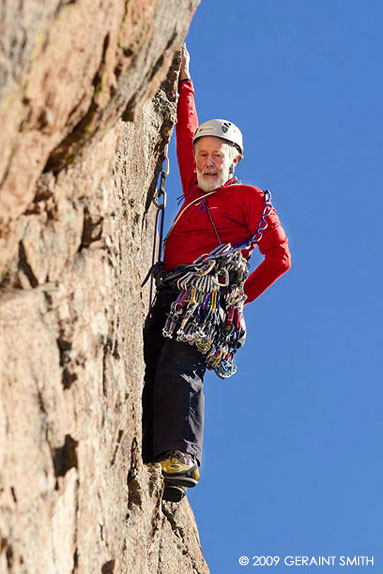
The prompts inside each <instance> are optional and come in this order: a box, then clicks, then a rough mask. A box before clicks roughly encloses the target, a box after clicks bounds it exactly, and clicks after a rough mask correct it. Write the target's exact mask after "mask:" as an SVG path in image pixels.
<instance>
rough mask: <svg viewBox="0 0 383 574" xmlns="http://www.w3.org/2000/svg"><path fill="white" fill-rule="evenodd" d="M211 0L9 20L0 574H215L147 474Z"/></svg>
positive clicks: (118, 3)
mask: <svg viewBox="0 0 383 574" xmlns="http://www.w3.org/2000/svg"><path fill="white" fill-rule="evenodd" d="M198 2H199V0H47V1H45V2H36V1H34V0H20V1H18V2H14V1H13V0H5V2H3V3H2V4H1V7H0V38H1V39H0V134H1V136H0V137H1V142H2V146H1V150H2V153H1V156H0V273H1V275H0V277H1V286H0V357H1V364H0V385H1V391H0V392H1V396H0V573H1V574H3V573H4V574H5V573H7V574H11V573H12V574H42V573H44V574H72V573H73V574H80V573H81V574H95V573H100V574H112V573H113V574H117V573H129V574H139V573H143V574H149V573H150V574H152V573H154V572H156V573H158V574H162V573H163V574H165V573H166V574H172V573H177V574H178V573H181V572H182V573H189V572H190V573H191V572H193V573H195V574H199V573H201V574H202V573H207V572H208V571H209V570H208V567H207V565H206V562H205V561H204V558H203V556H202V552H201V548H200V544H199V537H198V531H197V527H196V524H195V521H194V516H193V513H192V510H191V508H190V506H189V503H188V501H187V499H184V500H183V501H182V502H181V503H180V504H178V505H177V504H173V503H170V502H165V501H164V500H163V498H162V493H163V480H162V477H161V474H160V469H159V467H158V465H156V466H154V467H152V468H151V467H147V466H145V465H143V463H142V458H141V392H142V386H143V371H144V365H143V359H142V324H143V320H144V318H145V314H146V312H147V307H148V293H147V288H146V289H145V290H142V289H141V288H140V284H141V282H142V280H143V277H144V275H145V274H146V272H147V270H148V267H149V266H150V259H151V242H152V238H153V233H154V215H155V208H154V206H153V204H152V203H151V199H152V196H153V193H154V191H155V188H156V181H157V177H158V173H159V170H160V168H161V165H162V160H163V153H164V148H165V145H166V143H167V142H168V140H169V138H170V135H171V132H172V128H173V125H174V123H175V114H176V99H177V91H176V84H177V70H178V60H177V58H178V52H179V48H180V46H181V45H182V42H183V40H184V38H185V36H186V33H187V30H188V27H189V24H190V21H191V18H192V16H193V13H194V11H195V9H196V8H197V5H198Z"/></svg>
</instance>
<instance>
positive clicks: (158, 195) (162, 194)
mask: <svg viewBox="0 0 383 574" xmlns="http://www.w3.org/2000/svg"><path fill="white" fill-rule="evenodd" d="M168 147H169V144H168V145H167V146H166V148H165V154H164V155H165V157H164V162H165V169H162V170H161V175H160V183H159V186H158V188H157V189H156V192H155V194H154V196H153V198H152V202H153V203H154V205H155V206H156V208H157V213H156V220H155V224H154V240H153V251H152V266H151V268H150V270H149V273H148V275H147V276H146V278H145V280H144V282H143V284H142V286H143V285H145V283H146V281H147V280H148V278H149V275H150V288H149V307H151V305H152V301H153V284H154V277H153V273H152V270H153V269H155V267H156V265H158V264H159V263H160V261H161V254H162V238H163V235H164V219H165V207H166V191H165V181H166V177H167V176H168V175H169V171H170V169H169V155H168ZM161 200H162V202H161ZM160 202H161V203H160ZM159 221H160V230H159V233H158V235H159V237H158V240H159V241H158V254H157V232H158V222H159Z"/></svg>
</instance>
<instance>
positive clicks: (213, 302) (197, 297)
mask: <svg viewBox="0 0 383 574" xmlns="http://www.w3.org/2000/svg"><path fill="white" fill-rule="evenodd" d="M211 193H213V192H211ZM211 193H210V194H205V196H204V198H206V197H207V196H208V195H211ZM264 198H265V205H264V210H263V213H262V217H261V219H260V221H259V224H258V227H257V230H256V232H255V233H254V235H253V236H252V237H250V238H249V239H248V240H246V241H244V242H241V243H238V244H236V245H233V246H232V245H231V243H226V244H222V243H221V244H220V245H218V247H216V248H215V249H213V250H212V251H211V252H210V253H208V254H203V255H201V256H200V257H198V258H197V259H196V260H195V261H194V262H193V263H191V264H188V265H180V266H177V267H176V269H175V270H174V271H172V272H170V273H166V272H164V271H162V272H157V275H156V284H157V287H158V288H160V287H161V286H165V285H170V286H171V287H173V288H176V289H177V290H178V291H179V293H178V296H177V298H176V300H175V301H174V302H173V303H172V304H171V307H170V312H169V314H168V317H167V320H166V323H165V326H164V328H163V330H162V334H163V336H164V337H169V338H171V339H175V340H176V341H181V342H187V343H189V344H190V345H195V346H196V347H197V349H198V350H199V351H200V352H201V353H202V354H203V355H205V361H206V366H207V368H208V369H213V370H214V371H215V373H216V374H217V375H218V376H219V377H220V378H224V379H225V378H228V377H230V376H232V375H233V374H234V373H235V372H236V371H237V366H236V364H235V361H234V356H235V353H236V352H237V351H238V349H239V348H241V347H242V346H243V344H244V342H245V339H246V326H245V322H244V318H243V304H244V301H245V300H246V295H245V293H244V284H245V281H246V278H247V275H248V271H249V264H248V261H247V259H246V258H245V257H244V256H243V254H242V252H243V251H246V250H249V249H251V248H252V247H253V246H254V245H255V244H256V243H258V242H259V241H260V240H261V238H262V234H263V232H264V230H265V229H266V228H267V227H268V223H267V221H266V218H267V216H268V215H270V213H271V212H272V209H273V207H272V204H271V193H270V191H269V190H265V191H264ZM198 199H201V198H198ZM192 203H194V202H192ZM189 205H191V203H190V204H188V206H189ZM188 206H186V208H187V207H188ZM186 208H185V209H186ZM185 209H184V210H183V211H182V212H181V214H182V213H184V212H185ZM181 214H180V215H181ZM178 220H179V217H178V218H177V220H176V222H177V221H178ZM210 221H211V223H212V225H213V228H214V230H215V232H216V234H217V238H218V240H219V241H220V238H219V234H218V232H217V229H216V227H215V225H214V222H213V220H212V218H211V216H210ZM176 222H175V223H176ZM173 227H174V226H173ZM173 227H172V228H173ZM168 236H169V233H168V235H167V237H168Z"/></svg>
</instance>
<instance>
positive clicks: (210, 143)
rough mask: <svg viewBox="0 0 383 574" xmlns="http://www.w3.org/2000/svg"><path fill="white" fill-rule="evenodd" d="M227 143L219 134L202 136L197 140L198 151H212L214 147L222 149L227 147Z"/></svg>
mask: <svg viewBox="0 0 383 574" xmlns="http://www.w3.org/2000/svg"><path fill="white" fill-rule="evenodd" d="M226 145H227V142H226V141H225V140H224V139H223V138H219V137H217V136H202V137H200V138H198V140H197V141H196V142H195V146H196V150H197V151H204V150H208V151H211V150H213V149H216V150H221V149H223V148H225V147H226Z"/></svg>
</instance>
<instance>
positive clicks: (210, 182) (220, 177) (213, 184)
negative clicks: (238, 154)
mask: <svg viewBox="0 0 383 574" xmlns="http://www.w3.org/2000/svg"><path fill="white" fill-rule="evenodd" d="M206 173H214V174H216V176H215V177H214V178H213V177H212V178H208V179H207V178H206V177H204V175H205V174H206ZM231 176H232V174H231V163H230V162H229V161H227V162H225V164H224V165H223V167H222V169H221V170H220V172H218V171H217V170H216V169H213V168H205V169H204V170H202V171H200V170H199V169H198V168H197V180H198V187H199V188H200V189H202V191H206V192H208V191H213V190H214V189H218V188H219V187H222V186H223V185H224V184H225V183H226V182H227V181H228V180H229V179H230V178H231Z"/></svg>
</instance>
